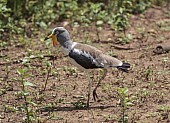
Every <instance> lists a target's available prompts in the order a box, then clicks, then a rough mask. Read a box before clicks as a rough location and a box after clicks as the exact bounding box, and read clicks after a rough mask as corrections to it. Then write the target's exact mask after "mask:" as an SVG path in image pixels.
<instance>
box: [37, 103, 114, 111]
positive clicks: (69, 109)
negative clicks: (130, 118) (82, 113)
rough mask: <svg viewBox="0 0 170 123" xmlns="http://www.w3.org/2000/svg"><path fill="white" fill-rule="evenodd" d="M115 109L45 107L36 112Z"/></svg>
mask: <svg viewBox="0 0 170 123" xmlns="http://www.w3.org/2000/svg"><path fill="white" fill-rule="evenodd" d="M113 107H115V106H114V105H107V106H90V107H89V108H87V107H80V108H78V107H73V106H63V107H57V106H56V107H55V106H53V107H45V108H40V109H38V111H41V112H49V111H50V112H54V111H74V110H91V109H101V110H102V109H108V108H113Z"/></svg>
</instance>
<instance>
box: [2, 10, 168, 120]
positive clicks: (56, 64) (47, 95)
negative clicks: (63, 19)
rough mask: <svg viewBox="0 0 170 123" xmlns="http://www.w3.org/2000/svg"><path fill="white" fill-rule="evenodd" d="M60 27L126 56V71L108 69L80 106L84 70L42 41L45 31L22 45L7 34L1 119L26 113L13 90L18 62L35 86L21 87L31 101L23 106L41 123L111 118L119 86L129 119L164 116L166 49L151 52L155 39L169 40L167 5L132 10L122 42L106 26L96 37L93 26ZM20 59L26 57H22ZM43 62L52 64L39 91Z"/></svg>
mask: <svg viewBox="0 0 170 123" xmlns="http://www.w3.org/2000/svg"><path fill="white" fill-rule="evenodd" d="M57 25H60V26H62V25H63V23H59V24H57ZM55 26H56V24H54V25H53V26H52V27H50V28H54V27H55ZM66 28H67V29H68V30H69V32H70V33H71V37H72V39H73V40H74V41H76V42H82V43H88V44H90V45H93V46H95V47H97V48H99V49H100V50H102V51H103V52H105V53H107V54H110V55H114V56H116V57H117V58H118V59H121V60H124V61H127V62H129V63H130V64H131V69H130V71H129V73H122V72H120V71H118V70H116V69H110V70H109V72H108V73H107V76H106V78H105V79H104V80H103V81H102V83H101V85H100V87H99V88H98V90H97V93H98V96H99V98H100V100H99V101H97V102H95V101H94V100H93V98H92V97H91V100H90V108H89V109H86V108H83V106H84V103H86V100H87V91H88V82H87V78H86V75H85V74H84V73H83V72H80V71H79V70H77V69H76V68H74V66H72V65H71V64H70V63H69V61H68V60H67V58H65V57H64V56H63V54H62V53H61V52H60V50H59V47H57V48H56V47H55V48H54V47H52V44H51V43H49V44H48V45H46V43H45V42H44V41H43V39H44V37H45V36H46V34H47V33H48V32H47V31H45V30H43V31H39V32H38V34H37V35H38V36H33V37H32V38H29V39H24V40H26V41H25V44H24V45H23V44H22V43H21V42H20V39H11V40H10V41H8V42H7V44H8V45H7V46H1V47H0V51H1V54H0V58H1V59H0V73H1V74H0V122H1V123H19V122H22V121H23V118H24V117H25V116H26V113H25V111H24V110H23V108H22V107H23V104H24V98H23V96H21V95H20V94H19V92H21V83H20V82H19V81H18V80H17V79H18V78H19V75H18V74H17V69H19V68H26V69H27V73H29V74H31V76H28V77H26V78H25V79H26V80H27V81H29V82H32V83H33V84H34V85H35V86H34V87H27V88H26V90H27V91H29V93H30V94H29V96H28V97H29V98H30V99H31V100H32V102H34V103H35V105H33V104H29V107H30V108H31V109H32V110H33V114H35V115H34V117H39V119H41V121H43V123H61V122H64V123H66V122H67V123H79V122H82V123H102V122H104V123H107V122H108V123H117V122H119V121H120V119H121V118H122V109H123V108H122V107H121V105H120V101H121V100H120V96H119V95H118V93H117V89H118V88H125V87H126V88H128V92H127V95H128V96H127V98H128V99H129V100H130V102H131V103H132V105H129V106H128V107H127V108H126V109H125V113H126V114H127V115H128V121H129V123H168V122H170V53H162V54H155V53H154V52H153V51H154V49H155V48H156V47H157V46H158V44H164V43H169V44H170V11H169V10H167V9H166V8H165V9H161V8H159V7H155V8H150V9H148V10H147V11H146V12H145V13H143V14H140V15H133V16H132V17H131V18H130V26H129V27H128V29H127V31H126V35H127V36H128V35H130V36H131V37H132V39H131V40H130V41H129V43H128V44H125V45H120V44H117V42H118V37H119V35H117V34H115V32H114V31H113V30H111V28H110V27H109V26H105V27H103V28H102V30H99V29H98V32H99V40H98V38H97V35H96V28H95V27H94V26H92V27H89V28H85V27H69V26H66ZM42 32H45V33H46V34H45V33H43V34H42ZM31 56H32V57H31ZM33 56H36V58H33ZM40 56H45V57H40ZM27 57H29V58H28V59H27ZM30 57H31V58H30ZM7 59H8V60H7ZM24 60H29V61H26V62H25V63H24V62H23V61H24ZM47 62H51V64H52V66H51V71H50V74H49V78H48V80H47V87H46V90H45V91H43V88H44V85H45V81H46V77H47V71H48V69H49V68H48V67H47ZM98 76H99V72H95V73H94V79H95V82H94V83H93V88H94V87H95V85H96V79H97V78H98Z"/></svg>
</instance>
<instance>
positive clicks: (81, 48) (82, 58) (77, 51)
mask: <svg viewBox="0 0 170 123" xmlns="http://www.w3.org/2000/svg"><path fill="white" fill-rule="evenodd" d="M69 56H70V57H71V58H72V59H74V60H75V61H76V62H77V63H78V64H80V65H81V66H83V67H84V68H85V69H94V68H109V67H117V66H121V65H122V62H121V61H120V60H118V59H116V58H114V57H111V56H109V55H106V54H103V52H102V51H101V50H99V49H97V48H95V47H93V46H90V45H87V44H81V43H77V44H76V45H75V46H74V47H73V48H72V50H71V51H70V53H69Z"/></svg>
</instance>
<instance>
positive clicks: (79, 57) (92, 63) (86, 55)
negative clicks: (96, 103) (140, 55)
mask: <svg viewBox="0 0 170 123" xmlns="http://www.w3.org/2000/svg"><path fill="white" fill-rule="evenodd" d="M49 38H52V41H53V46H56V45H57V42H59V43H60V45H61V47H62V50H63V52H64V54H65V56H67V57H68V58H69V60H70V61H71V63H72V64H74V65H75V66H76V67H78V68H79V69H80V70H82V71H84V72H85V73H86V74H87V77H88V80H89V84H88V89H89V90H88V100H87V107H89V99H90V93H91V86H92V79H91V78H90V75H89V74H90V71H92V70H93V69H97V68H101V69H103V74H102V77H101V78H100V80H99V81H98V83H97V86H96V87H95V89H94V90H93V98H94V100H96V98H98V96H97V93H96V90H97V88H98V86H99V84H100V82H101V81H102V80H103V79H104V78H105V76H106V73H107V68H111V67H115V68H118V69H119V70H122V71H124V72H128V68H130V64H129V63H124V62H122V61H120V60H118V59H116V58H114V57H112V56H109V55H106V54H103V53H102V51H100V50H98V49H97V48H95V47H93V46H90V45H87V44H81V43H77V42H73V41H72V40H71V38H70V35H69V32H68V31H67V30H66V29H65V28H64V27H56V28H54V29H53V31H52V33H51V34H50V35H49V36H47V37H46V38H45V40H47V39H49Z"/></svg>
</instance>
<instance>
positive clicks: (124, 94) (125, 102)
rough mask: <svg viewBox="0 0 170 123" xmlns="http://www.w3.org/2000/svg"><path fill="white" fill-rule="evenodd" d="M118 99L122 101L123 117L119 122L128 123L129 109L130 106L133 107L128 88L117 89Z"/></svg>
mask: <svg viewBox="0 0 170 123" xmlns="http://www.w3.org/2000/svg"><path fill="white" fill-rule="evenodd" d="M117 94H118V98H119V101H120V104H119V105H120V108H121V117H120V120H119V122H121V123H128V114H127V109H128V108H129V106H131V105H133V104H132V103H131V100H130V98H129V97H128V88H118V89H117Z"/></svg>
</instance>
